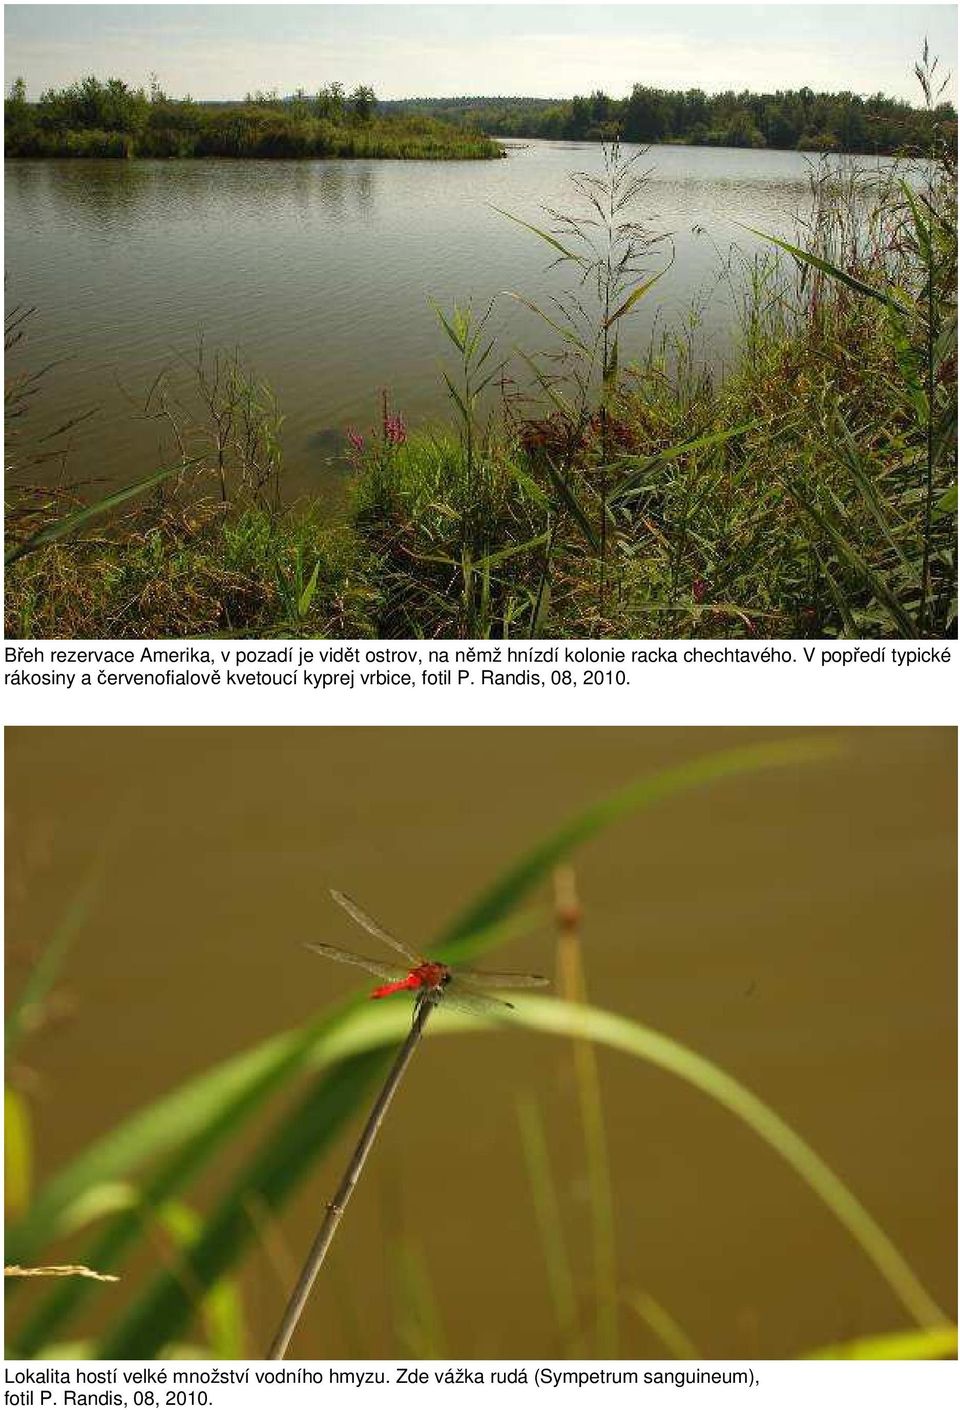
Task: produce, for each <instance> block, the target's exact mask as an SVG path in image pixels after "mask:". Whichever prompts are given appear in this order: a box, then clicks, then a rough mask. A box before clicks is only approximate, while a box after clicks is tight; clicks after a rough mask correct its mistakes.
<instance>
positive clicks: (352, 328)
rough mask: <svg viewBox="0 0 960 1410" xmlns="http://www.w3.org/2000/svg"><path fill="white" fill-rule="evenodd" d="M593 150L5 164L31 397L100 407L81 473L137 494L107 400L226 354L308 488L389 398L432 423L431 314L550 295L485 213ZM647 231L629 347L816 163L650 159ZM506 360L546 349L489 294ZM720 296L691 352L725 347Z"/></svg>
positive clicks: (520, 249)
mask: <svg viewBox="0 0 960 1410" xmlns="http://www.w3.org/2000/svg"><path fill="white" fill-rule="evenodd" d="M599 160H600V157H599V152H598V149H597V148H596V147H595V146H592V145H589V144H586V145H579V146H577V145H572V146H571V145H570V144H552V143H544V142H531V143H530V144H528V145H526V146H524V147H523V148H521V149H517V150H513V151H512V152H511V154H510V156H509V158H508V159H507V160H504V161H499V162H386V161H327V162H322V161H321V162H228V161H198V162H160V161H156V162H146V161H132V162H108V161H63V162H31V161H26V162H7V163H6V176H7V210H6V222H7V276H8V278H7V294H8V300H9V301H11V302H16V303H28V304H36V305H37V307H38V310H39V312H38V315H37V318H36V319H35V321H34V324H33V330H32V337H31V343H30V346H29V352H28V355H29V357H30V358H31V359H32V360H33V363H34V364H40V363H43V362H45V361H49V360H54V359H57V360H61V359H66V361H65V362H62V363H61V365H60V366H58V368H57V369H56V373H55V375H54V376H52V377H51V379H50V382H49V384H48V386H47V387H46V388H45V390H44V397H45V401H44V403H43V410H44V413H45V414H46V415H48V416H49V417H51V418H52V419H54V420H59V419H62V413H63V412H67V413H74V412H75V411H76V410H78V409H82V408H85V407H87V406H90V405H92V404H96V405H99V406H101V408H102V409H101V412H100V414H99V416H98V418H97V420H96V422H95V423H94V424H91V425H90V426H88V427H85V428H84V429H83V431H82V432H80V433H78V435H77V438H76V441H77V448H76V451H75V456H74V462H73V469H74V471H75V472H76V473H77V474H80V473H81V472H82V473H85V474H96V475H106V476H107V477H113V478H116V479H117V480H119V481H124V482H125V481H129V480H130V479H132V478H134V477H135V476H136V475H137V474H140V473H144V472H145V471H146V470H147V469H149V468H151V467H152V466H153V465H154V463H155V462H156V461H157V458H158V456H162V455H163V450H162V448H160V447H159V446H158V444H157V428H156V426H154V425H151V424H149V423H145V422H143V421H138V420H136V419H135V418H134V417H133V416H131V413H130V407H129V405H128V404H127V402H126V401H125V399H124V396H123V394H122V392H121V390H120V387H119V386H118V381H119V382H121V383H122V387H123V388H124V389H125V390H126V391H127V392H128V393H129V394H130V395H131V396H132V397H133V399H134V400H135V401H139V400H142V397H143V394H144V392H145V389H146V388H147V387H149V386H150V385H151V383H152V382H153V380H154V379H155V377H156V376H157V374H158V373H159V372H160V370H161V369H162V368H163V367H164V366H166V365H168V364H169V363H171V362H172V361H173V360H175V358H176V357H177V355H178V354H180V355H182V354H184V353H185V352H186V353H189V352H190V350H191V349H192V348H193V347H194V346H195V343H196V339H197V336H198V334H199V332H200V331H202V332H203V334H204V337H205V340H206V343H207V345H208V346H213V345H216V344H222V345H225V346H229V347H236V346H238V345H239V346H240V347H241V348H242V349H243V351H244V353H245V354H246V356H247V358H248V360H249V361H250V362H251V363H252V365H253V366H254V367H255V368H256V369H257V371H258V373H259V375H260V376H261V377H264V378H266V380H267V381H268V382H269V383H270V384H271V385H272V386H273V387H274V389H275V390H276V391H277V393H278V395H279V398H280V402H281V405H282V408H283V410H284V412H285V415H286V424H285V437H286V441H285V443H286V447H287V455H288V464H289V466H290V467H291V469H292V471H293V472H294V476H295V479H296V483H297V486H298V488H308V489H318V488H321V487H322V485H323V483H324V480H325V478H326V477H329V475H330V473H331V472H330V470H329V469H328V468H327V467H326V466H325V465H324V463H323V461H322V460H318V459H317V457H316V455H315V438H316V434H317V432H318V430H321V429H323V428H333V427H339V428H343V427H344V426H345V425H346V424H348V423H353V424H358V425H366V424H370V423H372V422H373V421H375V419H376V415H377V411H376V408H377V402H378V394H379V389H380V388H382V387H387V388H389V389H390V392H391V396H392V399H393V401H394V403H395V405H396V406H397V407H398V408H399V409H401V410H402V411H403V412H404V413H405V415H406V417H407V419H408V421H409V422H411V423H412V424H416V422H417V421H418V420H420V419H423V418H427V417H431V416H435V415H437V414H438V413H439V412H440V411H441V410H444V411H445V403H444V398H443V393H442V382H441V379H440V376H439V371H438V369H439V364H440V361H441V358H442V356H443V354H444V348H443V344H442V342H441V339H440V337H438V333H437V328H436V323H435V319H434V315H433V313H432V310H431V307H430V300H431V299H435V300H437V301H439V302H440V303H441V304H443V305H446V306H449V305H450V304H451V303H452V301H453V300H454V299H457V300H459V301H461V302H464V301H466V300H467V299H470V298H472V299H473V300H474V302H475V303H476V304H477V305H478V306H484V307H485V306H486V304H487V303H488V302H489V300H490V299H492V298H494V297H495V296H496V295H497V294H498V292H501V291H503V290H504V289H508V288H509V289H520V290H522V291H523V292H525V293H527V294H529V295H531V296H532V297H534V298H543V297H545V296H547V295H549V294H550V293H551V292H555V291H556V290H557V289H558V288H559V287H560V285H559V282H558V281H559V279H560V277H561V276H560V275H558V274H557V273H553V274H550V273H547V272H546V271H545V266H546V265H547V264H548V263H549V260H548V258H547V252H546V248H545V247H544V246H543V245H541V244H540V242H539V241H537V240H536V239H535V238H534V237H532V236H528V235H526V234H525V233H524V232H523V231H521V230H520V229H518V227H517V226H516V225H514V224H513V223H512V222H510V221H507V220H505V219H504V218H503V217H502V216H501V215H498V214H497V213H496V211H495V210H494V209H493V207H494V206H500V207H502V208H504V209H506V210H509V211H512V212H514V213H516V214H517V215H519V216H520V217H522V218H524V219H528V220H532V221H535V222H536V221H538V220H542V216H541V213H540V208H541V207H542V206H544V205H547V206H563V205H564V203H565V202H566V201H567V199H568V189H567V178H568V176H569V174H570V172H572V171H575V170H578V169H584V168H586V169H595V168H596V167H597V165H598V163H599ZM648 164H649V166H650V168H651V177H650V184H649V187H648V190H647V196H646V201H645V205H644V209H643V211H642V217H643V220H644V222H645V223H646V224H649V225H650V226H652V227H653V229H654V230H655V231H660V232H666V233H669V234H670V237H671V241H672V244H673V247H674V250H675V259H674V261H673V264H672V267H671V268H670V270H669V273H668V274H667V275H666V277H665V278H664V279H663V280H661V282H660V283H659V284H658V285H657V289H656V298H655V300H651V301H649V302H648V303H646V304H644V305H643V306H642V307H641V308H640V310H638V312H637V313H636V314H635V315H634V316H632V318H631V320H630V328H629V336H628V338H627V339H626V342H625V349H624V351H625V354H626V355H629V354H630V353H631V352H632V353H634V354H635V353H637V352H638V351H640V350H641V349H642V348H643V347H644V346H645V345H646V342H647V340H648V338H649V336H650V332H651V329H652V326H653V319H654V317H655V316H656V315H659V318H660V322H661V326H662V323H663V321H664V320H665V321H667V322H670V321H671V320H672V319H676V318H679V317H681V316H682V314H683V312H684V311H685V310H686V309H687V308H688V307H689V305H690V303H691V300H693V299H694V298H695V297H696V296H697V295H698V293H699V292H700V291H702V290H703V289H704V288H710V287H712V286H713V285H714V284H715V282H716V272H717V269H718V265H719V264H720V262H721V260H722V257H723V256H724V255H725V254H726V253H727V252H728V251H729V248H730V245H731V242H734V241H735V242H737V243H738V244H739V245H740V246H742V247H744V248H746V249H752V248H754V247H755V245H756V244H757V242H756V240H755V237H753V236H752V235H750V234H748V233H747V232H745V231H744V230H743V229H742V227H741V226H740V225H739V224H738V222H744V223H749V224H751V225H756V226H759V227H760V228H763V229H767V230H770V231H771V232H773V233H786V232H789V231H790V230H791V229H792V227H793V222H794V217H795V214H796V212H797V210H798V208H800V207H801V206H802V204H803V202H804V199H805V194H806V190H807V186H806V181H807V173H808V170H809V165H810V163H809V160H808V159H807V158H805V157H803V156H801V155H799V154H797V153H788V152H753V151H733V150H719V149H707V148H681V147H662V148H653V149H651V150H650V153H649V161H648ZM495 331H497V333H498V334H499V336H500V337H501V339H502V346H503V350H504V353H507V352H509V350H510V348H511V347H512V346H513V345H514V344H517V343H520V344H522V345H523V346H525V347H528V348H535V347H537V346H540V345H542V343H543V332H542V327H541V326H540V325H538V324H537V321H536V320H535V318H534V316H533V315H532V314H530V312H529V311H528V310H525V309H523V308H522V307H520V306H519V305H517V304H516V303H514V302H512V301H510V300H505V299H501V300H500V301H499V302H498V304H497V316H496V322H495ZM730 336H731V330H730V316H729V308H728V305H727V302H726V300H725V298H724V297H723V295H722V293H721V294H718V295H717V296H716V297H714V298H712V299H711V300H710V301H709V302H708V303H707V306H706V309H705V312H704V315H703V322H702V326H701V329H700V337H701V339H702V342H703V352H704V355H705V356H707V357H708V358H711V359H713V360H716V359H718V358H720V357H722V355H723V354H724V352H725V350H726V349H728V347H729V343H730Z"/></svg>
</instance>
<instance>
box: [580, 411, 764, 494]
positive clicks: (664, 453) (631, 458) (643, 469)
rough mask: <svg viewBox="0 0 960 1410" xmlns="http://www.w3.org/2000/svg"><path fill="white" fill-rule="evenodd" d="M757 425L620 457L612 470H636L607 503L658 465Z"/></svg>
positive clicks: (614, 490)
mask: <svg viewBox="0 0 960 1410" xmlns="http://www.w3.org/2000/svg"><path fill="white" fill-rule="evenodd" d="M756 425H757V422H756V421H745V422H744V423H743V425H741V426H731V428H730V429H729V430H728V431H713V432H711V433H710V434H709V435H705V436H696V437H694V439H693V440H689V441H683V442H681V443H680V444H679V445H675V446H670V447H668V448H667V449H666V450H658V451H657V453H656V454H655V455H650V456H644V457H643V458H641V457H639V456H635V455H625V456H621V457H620V458H619V459H618V460H617V461H616V462H615V464H614V466H613V467H612V468H616V467H617V466H620V465H629V464H632V463H636V465H637V468H636V469H635V470H632V471H631V472H630V474H629V475H627V476H625V477H624V479H623V480H621V481H620V483H619V485H615V486H614V488H613V489H612V490H611V491H610V495H609V497H608V498H609V502H610V503H611V504H612V503H614V501H616V500H619V499H622V498H623V497H624V495H625V494H627V493H628V492H629V491H630V490H632V489H633V488H634V487H635V486H636V485H638V484H639V483H640V482H641V480H642V479H643V477H644V476H645V475H648V474H649V473H650V471H651V470H653V469H656V467H657V466H658V465H661V464H665V463H666V462H668V461H670V460H676V459H677V458H678V457H679V456H681V455H687V454H689V452H690V451H694V450H707V449H708V448H709V447H710V446H717V445H722V444H723V442H724V441H731V440H734V439H735V438H736V437H738V436H745V435H746V433H747V432H748V431H752V430H753V429H754V427H755V426H756Z"/></svg>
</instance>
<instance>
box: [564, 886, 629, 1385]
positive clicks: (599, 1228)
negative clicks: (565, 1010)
mask: <svg viewBox="0 0 960 1410" xmlns="http://www.w3.org/2000/svg"><path fill="white" fill-rule="evenodd" d="M554 897H555V906H556V920H557V929H558V940H557V976H558V987H559V990H560V995H561V997H562V998H564V999H566V1000H567V1001H568V1002H570V1003H575V1004H585V1003H586V1001H587V991H586V981H585V979H584V974H583V960H582V953H581V946H580V919H581V909H580V902H579V900H578V897H577V891H576V882H575V877H574V873H573V870H572V869H571V868H569V867H560V868H558V869H557V871H556V872H555V873H554ZM573 1062H574V1071H575V1075H576V1083H577V1095H578V1099H579V1104H580V1119H581V1122H582V1124H583V1138H584V1146H585V1148H586V1156H587V1170H588V1179H589V1184H590V1208H591V1213H592V1216H593V1264H594V1281H595V1285H596V1297H597V1308H596V1335H597V1346H596V1355H597V1356H601V1357H607V1358H612V1357H616V1356H617V1354H618V1339H619V1316H618V1295H617V1246H616V1236H615V1232H614V1213H613V1188H612V1184H611V1180H610V1162H609V1158H608V1154H607V1134H606V1126H605V1123H604V1119H603V1102H602V1099H601V1096H600V1074H599V1071H598V1068H597V1056H596V1051H595V1049H594V1047H593V1044H592V1043H590V1042H589V1041H588V1040H585V1039H582V1038H576V1037H575V1038H574V1040H573Z"/></svg>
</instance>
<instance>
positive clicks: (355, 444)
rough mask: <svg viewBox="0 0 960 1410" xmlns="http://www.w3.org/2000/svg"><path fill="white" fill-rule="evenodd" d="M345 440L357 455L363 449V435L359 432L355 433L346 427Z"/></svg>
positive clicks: (351, 428)
mask: <svg viewBox="0 0 960 1410" xmlns="http://www.w3.org/2000/svg"><path fill="white" fill-rule="evenodd" d="M347 440H348V441H349V442H350V445H351V447H352V448H353V449H354V450H355V451H356V452H357V453H358V454H359V453H360V451H362V450H363V447H364V439H363V435H362V433H361V432H360V431H355V430H354V429H353V427H352V426H348V427H347Z"/></svg>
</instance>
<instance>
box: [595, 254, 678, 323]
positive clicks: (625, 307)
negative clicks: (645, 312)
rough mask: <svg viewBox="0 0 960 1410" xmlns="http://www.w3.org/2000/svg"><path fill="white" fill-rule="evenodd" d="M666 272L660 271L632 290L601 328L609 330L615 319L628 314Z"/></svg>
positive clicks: (664, 270)
mask: <svg viewBox="0 0 960 1410" xmlns="http://www.w3.org/2000/svg"><path fill="white" fill-rule="evenodd" d="M668 268H669V266H668ZM666 272H667V271H666V269H661V271H660V273H659V274H655V275H654V276H653V278H652V279H648V280H647V281H646V282H645V283H644V284H640V285H638V286H637V288H636V289H634V290H633V292H632V293H631V294H630V295H629V296H628V297H627V298H625V299H624V301H623V303H622V304H621V305H620V307H619V308H618V309H617V310H616V312H615V313H611V315H610V317H609V318H608V319H607V320H606V321H605V323H604V325H603V326H604V327H605V328H610V327H612V326H613V324H614V323H616V322H617V319H619V318H623V316H624V314H627V313H629V312H630V310H631V309H632V308H633V307H634V306H635V305H636V304H638V303H639V302H640V300H641V299H642V298H643V296H644V294H648V293H649V292H650V290H651V289H652V288H653V286H654V284H656V283H657V281H658V280H660V279H662V278H663V276H664V275H665V274H666Z"/></svg>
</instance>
